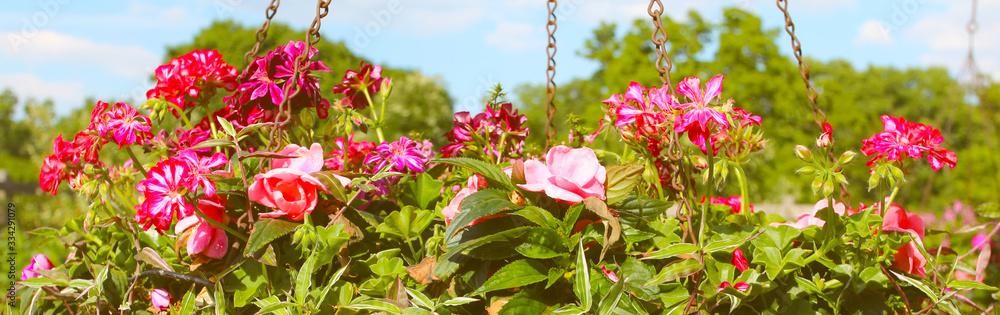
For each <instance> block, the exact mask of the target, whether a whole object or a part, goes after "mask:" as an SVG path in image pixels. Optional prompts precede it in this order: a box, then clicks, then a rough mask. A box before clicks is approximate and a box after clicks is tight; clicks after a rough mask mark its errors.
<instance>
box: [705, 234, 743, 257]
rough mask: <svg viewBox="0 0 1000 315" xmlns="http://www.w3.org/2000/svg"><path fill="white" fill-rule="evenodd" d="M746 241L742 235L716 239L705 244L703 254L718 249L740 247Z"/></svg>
mask: <svg viewBox="0 0 1000 315" xmlns="http://www.w3.org/2000/svg"><path fill="white" fill-rule="evenodd" d="M743 242H746V239H744V238H742V237H733V238H729V239H724V240H718V241H714V242H710V243H708V244H705V255H708V254H711V253H714V252H718V251H728V250H732V249H734V248H737V247H740V245H743Z"/></svg>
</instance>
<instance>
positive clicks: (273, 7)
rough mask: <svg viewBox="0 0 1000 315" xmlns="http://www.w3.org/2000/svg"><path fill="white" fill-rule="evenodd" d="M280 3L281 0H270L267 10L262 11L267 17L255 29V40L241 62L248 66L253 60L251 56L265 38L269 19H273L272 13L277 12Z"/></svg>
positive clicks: (254, 54)
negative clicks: (262, 23) (258, 27)
mask: <svg viewBox="0 0 1000 315" xmlns="http://www.w3.org/2000/svg"><path fill="white" fill-rule="evenodd" d="M280 4H281V0H271V4H270V5H268V6H267V10H266V11H264V16H265V17H267V19H265V20H264V25H261V26H260V29H257V34H256V35H255V37H256V39H257V42H256V43H254V45H253V48H251V49H250V51H248V52H247V53H246V54H244V55H243V63H245V64H246V65H247V67H249V66H250V62H251V61H253V58H254V57H256V56H257V50H260V44H261V43H263V42H264V39H265V38H267V30H268V29H269V28H270V27H271V19H273V18H274V15H275V14H277V13H278V6H279V5H280Z"/></svg>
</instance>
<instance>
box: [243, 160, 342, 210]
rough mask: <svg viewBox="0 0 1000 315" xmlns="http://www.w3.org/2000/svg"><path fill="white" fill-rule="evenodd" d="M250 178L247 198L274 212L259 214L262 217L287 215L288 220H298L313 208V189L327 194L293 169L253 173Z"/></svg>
mask: <svg viewBox="0 0 1000 315" xmlns="http://www.w3.org/2000/svg"><path fill="white" fill-rule="evenodd" d="M253 179H254V182H253V184H251V185H250V188H249V189H248V191H247V192H248V193H249V194H250V199H251V200H253V201H256V202H257V203H259V204H262V205H264V206H266V207H270V208H275V211H272V212H267V213H261V214H260V216H261V217H265V218H276V217H280V216H287V217H288V219H289V220H292V221H301V220H302V218H303V217H304V216H305V215H306V214H309V213H312V211H313V209H314V208H316V202H317V199H318V198H319V195H317V190H322V191H324V192H326V193H329V192H330V191H329V190H327V188H326V186H324V185H323V183H321V182H320V181H319V180H318V179H316V178H315V177H313V176H312V175H309V173H306V172H303V171H302V170H299V169H294V168H276V169H273V170H271V171H269V172H267V173H264V174H257V175H256V176H254V178H253Z"/></svg>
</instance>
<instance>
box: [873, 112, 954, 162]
mask: <svg viewBox="0 0 1000 315" xmlns="http://www.w3.org/2000/svg"><path fill="white" fill-rule="evenodd" d="M882 126H883V127H884V129H885V130H883V131H882V132H879V133H876V134H875V135H872V136H871V137H869V138H868V139H865V140H864V141H863V142H862V143H863V146H862V147H861V152H862V153H864V154H865V155H867V156H872V155H874V156H875V157H873V158H872V159H871V160H870V161H868V163H867V165H868V166H873V165H875V164H876V163H877V162H878V161H886V162H891V161H899V162H902V161H903V157H905V156H909V157H911V158H914V159H920V158H923V156H924V153H927V162H928V163H930V165H931V167H932V168H934V170H935V171H936V170H940V169H941V168H942V167H944V166H948V167H950V168H952V169H954V168H955V164H956V163H957V162H958V157H957V156H955V152H952V151H951V150H947V149H943V148H941V146H940V145H941V143H942V142H944V137H942V136H941V131H939V130H937V128H934V127H931V126H928V125H924V124H920V123H913V122H909V121H906V119H904V118H902V117H893V116H888V115H883V116H882Z"/></svg>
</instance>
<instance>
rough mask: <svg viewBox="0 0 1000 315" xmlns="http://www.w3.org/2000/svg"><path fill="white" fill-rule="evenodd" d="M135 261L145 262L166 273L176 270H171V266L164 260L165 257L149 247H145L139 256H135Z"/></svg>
mask: <svg viewBox="0 0 1000 315" xmlns="http://www.w3.org/2000/svg"><path fill="white" fill-rule="evenodd" d="M135 260H138V261H142V262H145V263H147V264H150V265H153V266H154V267H156V268H160V269H163V270H166V271H174V268H171V267H170V264H168V263H167V261H166V260H163V257H160V254H159V253H157V252H156V251H155V250H153V249H152V248H149V247H143V248H142V250H140V251H139V253H138V254H135Z"/></svg>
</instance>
